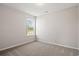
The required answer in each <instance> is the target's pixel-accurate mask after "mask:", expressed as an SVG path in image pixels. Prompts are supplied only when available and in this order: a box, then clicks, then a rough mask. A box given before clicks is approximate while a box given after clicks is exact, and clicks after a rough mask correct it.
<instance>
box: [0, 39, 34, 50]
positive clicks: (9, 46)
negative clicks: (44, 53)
mask: <svg viewBox="0 0 79 59" xmlns="http://www.w3.org/2000/svg"><path fill="white" fill-rule="evenodd" d="M32 42H34V40H33V41H29V42H22V43H19V44H16V45H12V46H9V47H6V48H2V49H0V51H4V50H7V49H10V48H14V47H18V46H21V45H24V44H29V43H32Z"/></svg>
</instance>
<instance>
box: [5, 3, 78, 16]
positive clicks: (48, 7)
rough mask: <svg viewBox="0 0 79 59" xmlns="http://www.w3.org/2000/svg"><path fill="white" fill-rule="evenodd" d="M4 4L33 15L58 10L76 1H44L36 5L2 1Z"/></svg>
mask: <svg viewBox="0 0 79 59" xmlns="http://www.w3.org/2000/svg"><path fill="white" fill-rule="evenodd" d="M4 5H7V6H11V7H13V8H16V9H18V10H21V11H23V12H26V13H30V14H31V15H34V16H39V15H42V14H45V12H47V11H48V12H54V11H59V10H62V9H65V8H69V7H72V6H76V5H77V4H76V3H44V4H43V5H39V6H38V5H36V3H4Z"/></svg>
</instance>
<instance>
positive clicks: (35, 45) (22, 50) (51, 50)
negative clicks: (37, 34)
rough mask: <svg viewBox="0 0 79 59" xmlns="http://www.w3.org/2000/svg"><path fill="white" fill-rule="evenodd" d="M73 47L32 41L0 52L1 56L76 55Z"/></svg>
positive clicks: (76, 52)
mask: <svg viewBox="0 0 79 59" xmlns="http://www.w3.org/2000/svg"><path fill="white" fill-rule="evenodd" d="M77 54H78V51H77V50H75V49H70V48H64V47H61V46H57V45H50V44H46V43H42V42H32V43H30V44H25V45H23V46H20V47H17V48H13V49H9V50H6V51H2V52H0V55H2V56H76V55H77Z"/></svg>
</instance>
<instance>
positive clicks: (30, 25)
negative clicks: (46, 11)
mask: <svg viewBox="0 0 79 59" xmlns="http://www.w3.org/2000/svg"><path fill="white" fill-rule="evenodd" d="M26 28H27V29H26V33H27V36H33V35H35V19H34V18H27V21H26Z"/></svg>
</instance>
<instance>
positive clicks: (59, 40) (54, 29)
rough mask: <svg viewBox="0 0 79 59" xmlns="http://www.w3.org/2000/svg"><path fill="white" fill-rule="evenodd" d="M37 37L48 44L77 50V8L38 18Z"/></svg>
mask: <svg viewBox="0 0 79 59" xmlns="http://www.w3.org/2000/svg"><path fill="white" fill-rule="evenodd" d="M37 37H38V39H39V41H43V42H46V43H50V44H54V43H55V44H59V45H63V46H65V47H70V48H77V8H76V7H70V8H68V9H64V10H61V11H57V12H54V13H50V14H47V15H41V16H38V17H37Z"/></svg>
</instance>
